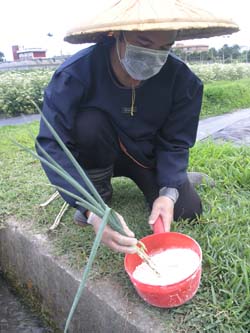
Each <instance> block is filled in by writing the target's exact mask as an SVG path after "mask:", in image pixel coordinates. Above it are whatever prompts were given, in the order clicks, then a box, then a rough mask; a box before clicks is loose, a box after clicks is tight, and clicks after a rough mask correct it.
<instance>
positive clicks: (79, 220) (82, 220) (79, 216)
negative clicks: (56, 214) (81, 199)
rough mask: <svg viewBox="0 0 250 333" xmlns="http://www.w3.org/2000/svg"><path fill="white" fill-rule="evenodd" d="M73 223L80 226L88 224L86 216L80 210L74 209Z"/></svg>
mask: <svg viewBox="0 0 250 333" xmlns="http://www.w3.org/2000/svg"><path fill="white" fill-rule="evenodd" d="M73 219H74V223H75V224H77V225H79V226H81V227H87V226H88V225H89V224H88V223H87V217H86V216H84V215H83V213H82V212H80V210H78V209H77V210H76V212H75V214H74V218H73Z"/></svg>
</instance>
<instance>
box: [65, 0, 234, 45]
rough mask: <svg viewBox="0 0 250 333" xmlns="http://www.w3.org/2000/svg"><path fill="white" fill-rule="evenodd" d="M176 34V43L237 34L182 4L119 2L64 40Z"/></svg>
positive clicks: (226, 22)
mask: <svg viewBox="0 0 250 333" xmlns="http://www.w3.org/2000/svg"><path fill="white" fill-rule="evenodd" d="M121 30H122V31H178V35H177V39H176V40H177V41H178V40H185V39H196V38H209V37H214V36H221V35H228V34H232V33H234V32H237V31H239V27H238V25H237V24H236V23H234V22H233V21H232V20H231V19H228V18H221V17H217V16H215V15H214V14H211V13H210V12H208V11H207V10H204V9H200V8H197V7H196V6H194V5H193V4H192V2H190V0H189V2H187V1H186V0H120V1H118V3H116V5H114V6H112V7H111V8H110V9H109V10H106V11H104V12H102V13H100V14H99V15H97V16H96V18H94V19H93V20H91V22H89V23H85V24H81V25H79V26H76V27H74V28H73V29H71V30H70V31H68V32H67V34H66V36H65V38H64V40H65V41H67V42H69V43H73V44H81V43H97V42H99V41H100V40H101V39H102V38H103V36H110V35H112V34H113V33H114V32H115V31H121Z"/></svg>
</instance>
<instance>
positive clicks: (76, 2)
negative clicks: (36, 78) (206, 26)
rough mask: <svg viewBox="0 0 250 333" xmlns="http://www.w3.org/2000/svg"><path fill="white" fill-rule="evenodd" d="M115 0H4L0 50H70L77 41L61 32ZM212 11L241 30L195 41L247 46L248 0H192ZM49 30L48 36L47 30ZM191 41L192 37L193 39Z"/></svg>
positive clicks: (249, 29)
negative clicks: (225, 17) (225, 16)
mask: <svg viewBox="0 0 250 333" xmlns="http://www.w3.org/2000/svg"><path fill="white" fill-rule="evenodd" d="M116 1H117V0H68V1H65V0H60V1H59V0H42V1H34V0H22V1H20V0H8V1H6V0H5V1H2V2H1V7H0V8H1V18H0V51H2V52H3V53H4V54H5V57H6V59H7V60H12V52H11V46H12V45H20V46H24V47H26V48H31V47H42V48H46V49H47V50H48V53H47V55H48V56H53V55H59V54H61V53H62V54H73V53H74V52H76V51H77V50H79V49H80V48H82V46H81V45H71V44H69V43H66V42H63V37H64V34H65V32H66V31H67V30H68V29H69V28H70V27H71V26H72V25H74V23H75V22H79V20H80V19H82V20H86V19H88V18H89V17H91V16H93V15H94V14H95V12H96V8H98V10H99V9H101V8H102V7H107V6H108V5H109V4H112V3H114V2H116ZM144 1H146V0H144ZM195 1H196V2H197V3H200V4H203V5H204V4H205V5H206V7H207V8H208V9H210V10H212V11H215V10H216V11H217V12H218V11H219V12H221V13H223V15H227V16H229V17H231V18H232V19H233V20H234V21H236V22H237V23H238V24H239V26H240V29H241V31H240V32H239V33H236V34H233V35H232V36H230V37H220V38H218V37H217V38H210V39H208V40H205V39H201V40H199V43H202V44H208V45H209V46H211V47H212V46H214V47H217V48H219V47H221V46H223V45H224V44H229V45H233V44H239V45H241V46H243V45H245V46H247V47H249V48H250V19H249V16H250V14H249V13H250V1H249V0H237V1H230V0H195ZM48 33H51V34H53V37H48V36H47V34H48ZM193 42H194V41H192V43H193Z"/></svg>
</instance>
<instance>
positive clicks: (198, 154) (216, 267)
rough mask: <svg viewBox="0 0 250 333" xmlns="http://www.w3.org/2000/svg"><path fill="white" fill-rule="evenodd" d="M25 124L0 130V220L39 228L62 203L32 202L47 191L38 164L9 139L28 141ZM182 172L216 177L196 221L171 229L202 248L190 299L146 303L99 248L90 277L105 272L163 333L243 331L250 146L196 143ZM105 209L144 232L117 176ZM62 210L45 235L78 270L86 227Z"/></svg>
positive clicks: (117, 259) (131, 189) (249, 284)
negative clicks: (171, 305) (171, 304)
mask: <svg viewBox="0 0 250 333" xmlns="http://www.w3.org/2000/svg"><path fill="white" fill-rule="evenodd" d="M27 129H31V130H32V131H33V132H34V133H36V132H37V130H38V125H37V123H32V124H29V125H22V126H18V127H14V126H13V127H3V128H0V142H1V145H0V167H1V174H0V200H1V206H0V221H4V220H6V219H7V218H8V216H12V215H15V217H16V218H17V219H20V220H23V221H32V228H34V229H39V231H42V232H46V231H47V229H48V227H49V226H50V224H52V222H53V219H54V217H55V216H56V214H57V213H58V211H59V209H60V207H61V205H62V203H63V201H62V200H61V199H58V200H56V201H54V202H53V203H52V204H50V205H49V206H48V207H47V208H46V209H41V208H39V207H38V204H39V203H41V202H43V201H45V200H46V199H47V198H48V197H49V195H50V194H51V193H52V192H53V190H52V189H51V188H50V187H49V186H47V185H46V184H48V181H47V178H46V177H45V175H44V174H43V172H42V170H41V167H40V163H39V162H38V161H34V160H33V159H32V158H31V157H30V156H29V155H28V154H27V153H24V152H22V151H20V150H19V148H17V147H15V146H13V145H12V144H11V143H10V140H9V138H10V137H11V138H15V139H17V140H18V141H19V142H20V143H22V144H25V145H26V146H29V147H31V146H33V142H32V140H31V139H29V136H28V134H27ZM190 170H196V171H201V172H205V173H207V174H209V175H210V176H211V177H213V178H214V179H215V181H216V187H215V188H213V189H211V188H209V187H207V186H206V185H203V186H201V187H200V188H199V189H198V191H199V193H200V195H201V197H202V200H203V206H204V214H203V216H202V217H201V219H200V221H199V223H188V222H187V221H180V222H178V223H174V225H173V231H174V230H175V231H179V232H183V233H186V234H188V235H190V236H191V237H194V238H195V239H196V240H197V241H198V242H199V244H200V245H201V247H202V250H203V258H204V259H203V274H202V283H201V286H200V288H199V291H198V293H197V294H196V296H195V298H194V299H193V300H192V301H191V302H189V303H187V304H185V305H183V306H181V307H179V308H176V309H172V310H166V309H165V310H164V309H157V308H153V307H150V306H148V305H147V304H145V303H143V301H142V300H141V299H140V298H139V297H138V296H137V295H136V294H135V291H134V289H133V287H132V285H131V284H130V282H129V280H128V278H127V276H126V274H125V272H124V269H123V255H122V254H117V253H113V252H111V251H110V250H109V249H107V248H105V247H101V248H100V249H99V251H98V255H97V258H96V261H95V265H94V270H93V273H92V276H91V278H92V279H98V278H100V277H104V276H105V277H107V276H109V277H111V278H112V279H113V280H115V281H117V282H118V283H119V284H120V285H121V288H122V289H123V290H124V294H126V295H127V297H129V299H131V300H133V302H135V303H136V304H137V303H141V304H144V308H145V315H147V313H151V314H152V313H153V315H154V316H155V317H156V318H159V320H160V321H161V322H164V323H165V324H166V330H167V329H168V332H175V333H176V332H177V333H182V332H192V333H193V332H218V333H221V332H232V333H236V332H237V333H238V332H249V326H250V312H249V308H250V243H249V234H250V223H249V215H250V214H249V197H250V148H247V147H242V148H236V147H234V146H232V145H230V144H221V145H215V144H214V143H213V142H204V143H199V144H197V145H196V146H195V148H193V149H192V151H191V158H190ZM113 185H114V199H113V201H112V207H114V208H115V209H116V210H117V211H118V212H120V213H121V214H122V215H123V216H124V217H125V218H126V221H127V223H128V224H129V226H130V227H131V229H133V230H134V231H135V233H136V235H137V237H138V238H140V237H143V236H145V235H147V234H149V233H150V229H149V228H148V226H147V223H146V221H147V215H148V214H147V211H146V209H145V205H144V199H143V196H142V194H141V193H140V192H139V191H138V189H137V188H136V186H135V185H134V184H133V183H132V182H131V181H129V180H127V179H125V178H119V179H116V180H114V182H113ZM72 214H73V209H70V210H69V211H68V212H67V214H66V215H65V217H64V218H63V221H62V222H61V225H60V226H59V228H58V229H57V230H56V231H55V232H53V233H51V234H50V235H49V237H50V239H51V241H52V242H53V243H54V244H55V251H56V253H57V254H59V255H63V256H64V257H67V258H68V262H69V263H70V265H72V266H74V267H75V268H78V269H80V270H82V267H83V265H84V263H85V262H86V260H87V258H88V255H89V253H90V249H91V246H92V242H93V237H94V234H93V231H92V229H91V227H88V228H85V229H81V228H79V227H77V226H75V225H74V224H73V223H72Z"/></svg>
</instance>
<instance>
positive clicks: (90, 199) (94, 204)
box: [15, 103, 158, 333]
mask: <svg viewBox="0 0 250 333" xmlns="http://www.w3.org/2000/svg"><path fill="white" fill-rule="evenodd" d="M33 104H34V105H35V107H36V109H37V110H38V112H39V113H40V115H41V117H42V119H43V121H44V123H45V124H46V126H47V127H48V129H49V130H50V131H51V133H52V134H53V136H54V138H55V139H56V141H57V143H58V144H59V145H60V147H61V148H62V150H63V151H64V152H65V154H66V155H67V157H68V158H69V160H70V161H71V162H72V164H73V165H74V167H75V168H76V170H77V171H78V172H79V174H80V175H81V177H82V178H83V180H84V182H85V184H86V186H87V187H88V189H89V192H90V193H91V194H90V193H89V192H88V191H87V190H86V189H84V188H83V187H82V186H81V185H79V183H78V182H77V181H76V180H75V179H74V178H73V177H72V176H71V175H70V174H69V173H68V172H67V171H65V170H64V169H63V168H62V167H61V166H60V165H59V164H58V163H57V162H56V161H55V160H54V159H53V158H52V157H51V156H50V155H49V154H48V153H47V152H46V151H45V150H44V149H43V148H42V147H41V146H40V144H39V143H38V142H37V140H36V145H37V147H38V148H39V149H40V151H41V153H42V154H43V156H44V157H42V156H39V155H38V154H37V153H36V152H34V151H33V150H32V149H29V148H27V147H24V146H23V145H21V144H19V143H18V142H15V143H16V144H17V145H18V146H19V147H21V148H22V149H23V150H25V151H27V152H28V153H30V154H31V155H33V156H34V157H35V158H37V159H39V160H40V161H41V162H42V163H44V164H45V165H46V166H48V167H49V168H51V169H52V170H53V171H55V172H56V173H57V174H58V175H60V176H61V177H62V178H64V179H65V180H66V181H67V182H68V183H69V184H71V185H72V186H73V187H74V188H75V189H76V190H77V191H78V192H79V193H80V195H81V196H82V197H80V196H78V195H76V194H73V193H71V192H69V191H67V190H65V189H63V188H61V187H58V186H55V187H56V188H57V189H58V191H60V192H63V193H65V194H67V195H69V196H71V197H72V198H74V199H75V200H76V204H77V205H78V206H82V207H84V208H86V209H87V210H89V211H91V212H93V213H94V214H96V215H98V216H99V217H100V218H102V223H101V225H100V228H99V230H98V232H97V234H96V238H95V240H94V243H93V246H92V249H91V253H90V256H89V259H88V263H87V265H86V267H85V270H84V272H83V275H82V280H81V283H80V285H79V288H78V291H77V293H76V296H75V299H74V302H73V305H72V307H71V310H70V313H69V316H68V319H67V321H66V325H65V329H64V332H65V333H66V332H67V331H68V327H69V324H70V321H71V319H72V316H73V313H74V311H75V309H76V307H77V304H78V302H79V299H80V297H81V294H82V291H83V289H84V287H85V285H86V280H87V277H88V274H89V272H90V269H91V266H92V264H93V261H94V258H95V256H96V253H97V249H98V247H99V245H100V242H101V238H102V234H103V231H104V228H105V226H106V225H107V224H109V225H110V227H111V228H112V229H113V230H115V231H117V232H119V233H120V234H122V235H126V233H125V232H124V230H123V227H122V225H121V223H120V220H119V218H118V216H117V215H116V213H115V211H114V210H112V209H111V208H110V207H108V206H107V205H106V204H105V202H104V201H103V199H102V198H101V196H100V195H99V193H98V192H97V191H96V189H95V187H94V185H93V184H92V183H91V181H90V180H89V178H88V177H87V175H86V173H85V172H84V170H83V169H82V168H81V166H80V165H79V164H78V162H77V161H76V159H75V158H74V156H73V155H72V154H71V152H70V151H69V150H68V148H67V147H66V145H65V144H64V143H63V141H62V140H61V138H60V137H59V135H58V134H57V133H56V131H55V130H54V128H53V127H52V126H51V125H50V123H49V122H48V121H47V119H46V118H45V116H44V115H43V114H42V112H41V111H40V109H39V107H38V106H37V105H36V104H35V103H33ZM52 186H54V185H52ZM135 250H136V253H137V254H138V255H139V256H140V257H141V258H142V260H143V261H145V262H146V263H147V264H148V265H149V266H150V268H151V269H152V270H154V272H155V273H156V274H158V272H157V271H156V269H155V267H154V265H153V263H152V262H151V259H150V257H149V256H148V255H147V253H146V248H145V245H144V244H143V243H141V242H140V241H138V243H137V245H136V247H135Z"/></svg>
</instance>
